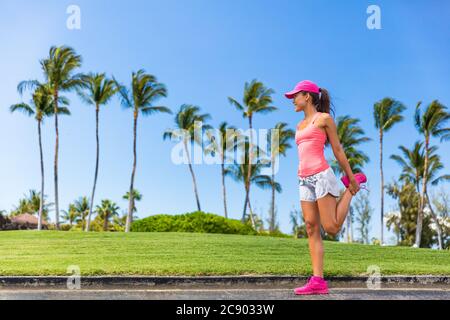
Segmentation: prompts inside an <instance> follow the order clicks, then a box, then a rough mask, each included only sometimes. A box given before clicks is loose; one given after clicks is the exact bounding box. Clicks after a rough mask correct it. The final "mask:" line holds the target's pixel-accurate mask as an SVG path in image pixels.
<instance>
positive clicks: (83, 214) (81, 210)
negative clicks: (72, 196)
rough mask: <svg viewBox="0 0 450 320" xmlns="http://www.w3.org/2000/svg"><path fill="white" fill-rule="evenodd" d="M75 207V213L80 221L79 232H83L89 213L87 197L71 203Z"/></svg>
mask: <svg viewBox="0 0 450 320" xmlns="http://www.w3.org/2000/svg"><path fill="white" fill-rule="evenodd" d="M73 204H74V207H75V211H76V212H77V213H78V215H79V216H80V221H81V230H85V226H86V218H87V217H88V215H89V212H90V210H89V209H90V206H89V199H88V198H87V197H80V198H78V199H77V200H75V202H74V203H73Z"/></svg>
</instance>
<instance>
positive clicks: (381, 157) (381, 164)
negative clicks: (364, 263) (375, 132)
mask: <svg viewBox="0 0 450 320" xmlns="http://www.w3.org/2000/svg"><path fill="white" fill-rule="evenodd" d="M380 175H381V190H380V191H381V208H380V210H381V211H380V219H381V220H380V223H381V224H380V225H381V234H380V244H381V245H383V242H384V237H383V229H384V227H383V223H384V221H383V220H384V175H383V130H382V129H380Z"/></svg>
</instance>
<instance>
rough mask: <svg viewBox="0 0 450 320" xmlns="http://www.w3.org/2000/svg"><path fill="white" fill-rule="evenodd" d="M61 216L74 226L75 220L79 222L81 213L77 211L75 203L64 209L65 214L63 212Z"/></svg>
mask: <svg viewBox="0 0 450 320" xmlns="http://www.w3.org/2000/svg"><path fill="white" fill-rule="evenodd" d="M61 218H62V220H63V221H64V222H68V223H69V224H70V226H72V225H73V223H74V222H75V223H78V221H79V219H80V214H79V212H77V210H76V208H75V205H74V204H70V205H69V210H67V211H65V210H63V214H62V216H61Z"/></svg>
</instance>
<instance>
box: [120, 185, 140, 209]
mask: <svg viewBox="0 0 450 320" xmlns="http://www.w3.org/2000/svg"><path fill="white" fill-rule="evenodd" d="M122 199H125V200H130V191H127V193H125V194H124V195H123V197H122ZM133 199H134V201H141V200H142V194H141V193H140V192H139V190H136V189H134V190H133ZM134 212H137V208H136V204H134V207H133V213H134Z"/></svg>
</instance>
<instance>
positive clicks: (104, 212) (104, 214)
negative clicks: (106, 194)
mask: <svg viewBox="0 0 450 320" xmlns="http://www.w3.org/2000/svg"><path fill="white" fill-rule="evenodd" d="M119 209H120V208H119V207H118V206H117V205H116V204H115V203H114V202H113V201H111V200H108V199H106V200H102V205H101V206H97V210H96V211H97V214H98V216H99V217H100V219H101V220H103V231H108V225H109V220H110V219H111V218H112V217H115V216H117V215H118V214H119Z"/></svg>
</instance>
